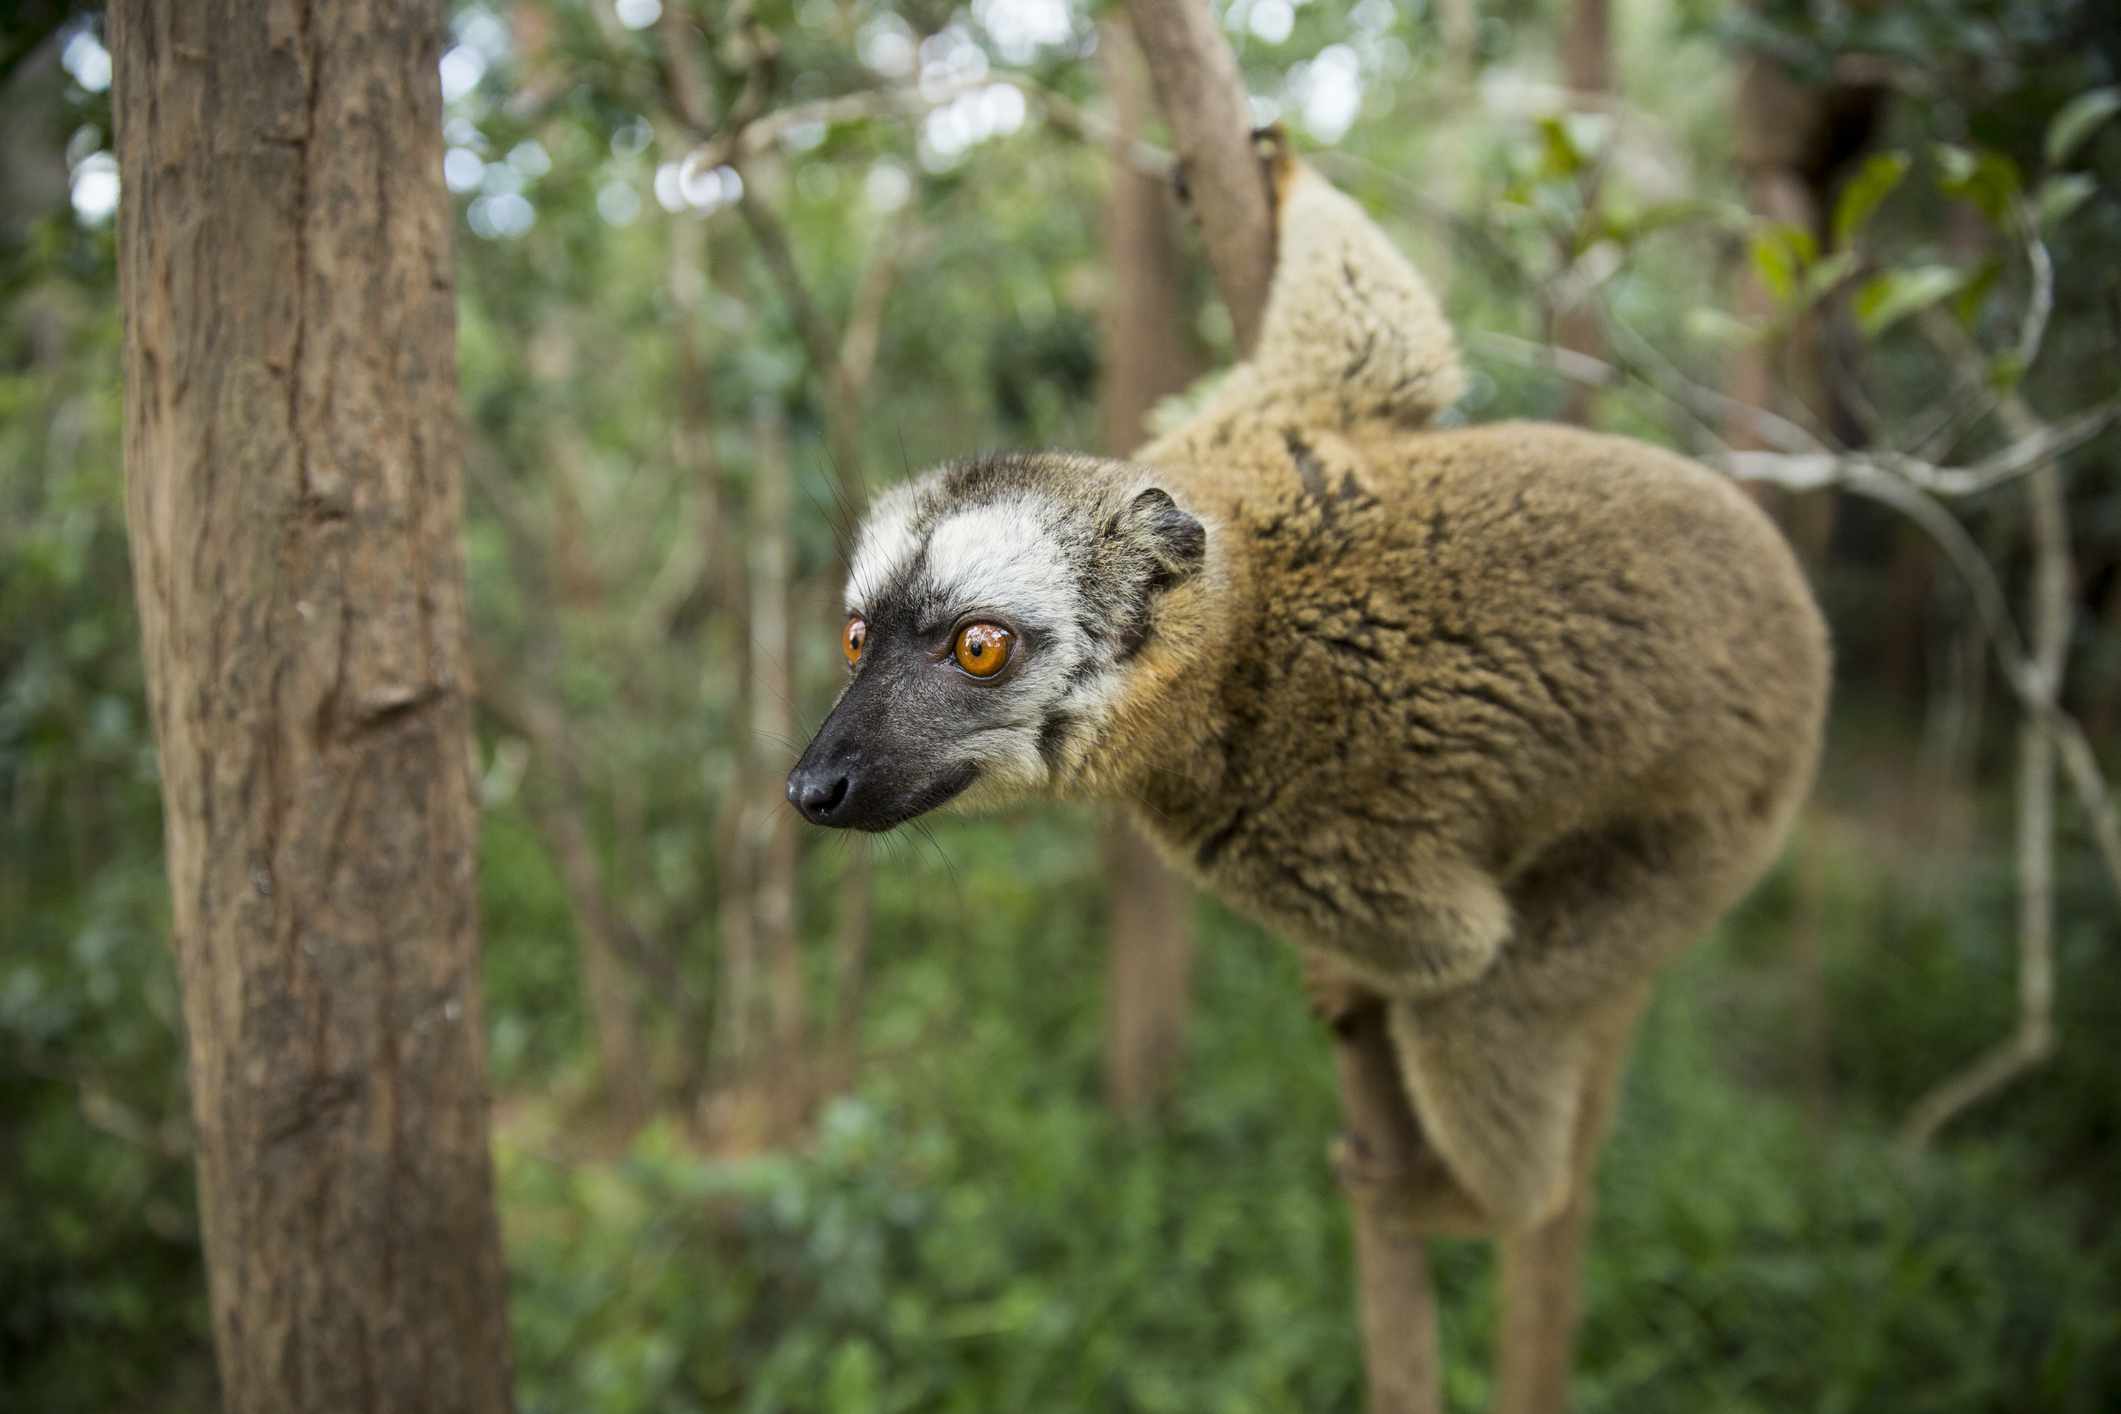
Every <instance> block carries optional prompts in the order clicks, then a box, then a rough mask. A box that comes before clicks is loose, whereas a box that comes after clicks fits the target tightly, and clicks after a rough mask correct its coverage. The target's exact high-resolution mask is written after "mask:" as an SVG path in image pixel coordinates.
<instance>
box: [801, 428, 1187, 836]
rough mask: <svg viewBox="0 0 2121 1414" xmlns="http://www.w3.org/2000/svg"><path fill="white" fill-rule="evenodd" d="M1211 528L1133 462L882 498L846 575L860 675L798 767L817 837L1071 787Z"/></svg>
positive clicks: (1047, 460) (1028, 472) (1045, 464)
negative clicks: (956, 804)
mask: <svg viewBox="0 0 2121 1414" xmlns="http://www.w3.org/2000/svg"><path fill="white" fill-rule="evenodd" d="M1206 558H1207V531H1206V530H1205V529H1204V528H1203V526H1202V525H1201V523H1200V521H1198V520H1196V519H1195V518H1194V517H1193V516H1192V515H1190V514H1188V513H1187V512H1186V511H1184V510H1182V509H1181V508H1180V507H1179V506H1178V505H1177V503H1176V502H1174V501H1173V500H1172V498H1171V496H1170V494H1169V493H1168V492H1166V491H1164V490H1163V489H1162V488H1161V487H1159V486H1158V485H1157V484H1156V477H1155V474H1154V473H1153V472H1151V471H1149V470H1147V469H1145V468H1142V467H1138V466H1133V465H1130V464H1128V463H1125V462H1114V461H1103V460H1099V459H1097V458H1094V457H1084V456H1075V455H1071V454H1068V453H1056V452H1046V453H1027V454H1013V455H1002V456H994V457H985V458H980V459H977V460H973V461H965V462H958V463H955V464H952V465H949V466H944V467H942V468H939V469H938V470H935V471H932V472H929V473H928V474H927V475H925V476H922V477H920V478H919V479H917V480H915V481H912V482H908V483H907V484H905V485H903V486H899V487H896V488H894V489H893V490H891V491H890V492H888V493H886V494H885V495H884V496H882V497H880V498H879V499H878V501H877V502H876V504H875V505H874V506H873V507H872V508H871V510H870V512H869V515H868V517H867V518H866V519H865V520H864V522H863V524H862V529H861V534H860V536H859V538H858V540H857V541H856V545H855V551H854V560H853V565H852V568H851V570H850V572H849V574H848V578H847V623H846V627H845V629H844V631H843V636H842V642H841V646H842V649H843V650H844V652H845V654H846V657H847V663H848V673H849V677H848V682H847V687H846V689H845V690H844V691H843V692H842V693H841V694H840V699H839V701H838V702H837V703H836V704H835V705H834V706H833V709H832V712H831V714H830V715H829V716H828V717H826V719H825V724H824V725H823V726H822V727H820V728H818V733H817V735H816V737H815V738H813V739H812V740H811V743H810V745H809V747H808V748H807V749H806V750H805V751H804V752H803V756H802V759H801V760H800V761H798V762H797V763H796V766H795V769H794V770H793V771H791V772H789V774H788V800H789V803H790V804H792V805H794V806H795V807H796V809H798V810H800V811H801V812H802V813H803V816H804V817H805V818H806V819H808V820H810V821H811V822H812V823H814V824H819V825H831V826H835V827H852V828H855V829H862V830H888V829H890V828H891V827H892V826H894V825H898V824H901V823H903V822H904V821H907V820H910V819H912V818H913V817H914V816H916V815H921V814H924V813H926V812H927V811H930V810H933V809H935V808H936V807H937V806H940V805H942V804H944V803H945V802H948V801H951V800H959V799H962V801H963V802H964V803H966V804H971V805H983V806H991V805H999V804H1003V803H1005V802H1008V801H1011V800H1017V799H1021V798H1024V797H1026V796H1030V795H1035V794H1041V793H1054V792H1056V791H1058V790H1060V789H1063V788H1064V784H1065V778H1066V776H1067V774H1068V773H1069V772H1070V771H1071V770H1072V769H1073V768H1074V767H1075V766H1077V765H1079V764H1080V762H1081V760H1082V759H1083V757H1084V756H1085V755H1086V754H1087V753H1088V752H1090V751H1092V750H1093V749H1094V747H1095V744H1096V742H1097V740H1098V739H1099V736H1100V734H1101V733H1102V732H1103V731H1104V730H1105V729H1106V727H1107V726H1108V725H1109V723H1110V719H1111V712H1112V709H1113V706H1114V704H1115V703H1117V702H1118V701H1119V700H1120V699H1121V698H1122V696H1123V695H1124V692H1123V690H1124V687H1125V684H1126V678H1127V675H1128V673H1129V672H1130V671H1133V670H1134V669H1135V667H1136V664H1137V660H1138V658H1139V656H1140V655H1141V654H1142V652H1143V650H1144V649H1145V647H1146V646H1147V645H1149V644H1150V643H1151V642H1152V640H1153V639H1154V637H1155V635H1156V633H1157V631H1158V628H1159V627H1160V616H1161V611H1162V610H1163V609H1164V608H1165V604H1166V596H1168V595H1170V594H1171V593H1172V592H1173V591H1174V590H1176V589H1177V588H1178V587H1179V586H1181V585H1183V584H1185V583H1186V582H1187V581H1188V580H1191V579H1192V578H1194V576H1196V575H1197V574H1198V573H1199V572H1200V570H1201V567H1202V565H1203V564H1204V563H1205V562H1206Z"/></svg>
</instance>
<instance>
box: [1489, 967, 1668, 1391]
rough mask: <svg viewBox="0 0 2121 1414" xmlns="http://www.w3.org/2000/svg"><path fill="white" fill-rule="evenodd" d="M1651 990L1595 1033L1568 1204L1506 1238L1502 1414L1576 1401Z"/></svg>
mask: <svg viewBox="0 0 2121 1414" xmlns="http://www.w3.org/2000/svg"><path fill="white" fill-rule="evenodd" d="M1648 995H1649V988H1648V987H1647V986H1646V985H1644V986H1640V987H1638V988H1637V989H1636V993H1635V995H1634V996H1632V997H1622V998H1618V999H1616V1000H1615V1002H1614V1003H1613V1005H1611V1006H1610V1007H1608V1008H1607V1009H1605V1010H1604V1011H1603V1012H1602V1013H1601V1014H1600V1015H1599V1016H1598V1017H1596V1018H1594V1020H1593V1022H1592V1024H1591V1026H1590V1028H1589V1030H1588V1031H1587V1033H1586V1041H1587V1044H1588V1047H1589V1051H1590V1057H1591V1059H1590V1063H1589V1064H1588V1065H1587V1066H1586V1068H1585V1073H1584V1085H1583V1089H1582V1092H1581V1094H1580V1095H1579V1098H1578V1102H1577V1103H1578V1109H1577V1116H1576V1136H1575V1152H1574V1154H1573V1156H1572V1159H1573V1162H1572V1164H1571V1168H1572V1177H1573V1182H1572V1184H1571V1188H1570V1193H1569V1198H1568V1201H1567V1203H1566V1204H1564V1205H1563V1207H1562V1209H1561V1211H1560V1212H1559V1213H1557V1214H1555V1215H1554V1216H1553V1217H1551V1218H1549V1219H1548V1220H1547V1221H1546V1222H1544V1223H1542V1224H1540V1225H1539V1226H1538V1227H1535V1228H1533V1229H1532V1230H1531V1231H1529V1232H1524V1233H1518V1234H1515V1235H1510V1236H1505V1237H1504V1238H1503V1239H1502V1241H1501V1243H1500V1244H1499V1254H1498V1257H1499V1265H1500V1269H1501V1283H1502V1325H1501V1329H1500V1330H1499V1331H1498V1333H1497V1336H1496V1341H1495V1385H1496V1396H1495V1405H1494V1408H1495V1411H1496V1414H1561V1411H1563V1410H1564V1409H1566V1408H1567V1407H1568V1395H1569V1370H1570V1367H1571V1365H1572V1364H1573V1359H1572V1353H1573V1349H1574V1346H1575V1339H1576V1325H1577V1320H1578V1317H1579V1316H1580V1315H1581V1312H1582V1301H1583V1253H1584V1248H1585V1246H1586V1245H1587V1243H1588V1240H1589V1236H1590V1227H1591V1215H1592V1209H1593V1206H1594V1203H1595V1198H1596V1184H1595V1181H1594V1179H1595V1175H1596V1172H1597V1167H1598V1154H1599V1150H1600V1149H1601V1148H1602V1147H1603V1145H1604V1143H1605V1137H1606V1132H1607V1130H1608V1129H1609V1128H1610V1127H1611V1124H1612V1118H1613V1111H1614V1109H1615V1107H1616V1103H1617V1101H1618V1099H1619V1095H1620V1085H1621V1079H1622V1077H1623V1075H1624V1074H1625V1072H1626V1069H1627V1057H1628V1052H1629V1049H1630V1047H1631V1043H1632V1042H1633V1040H1634V1033H1635V1024H1636V1022H1637V1020H1638V1019H1639V1018H1640V1016H1641V1014H1642V1009H1643V1004H1644V1002H1645V1001H1646V1000H1647V998H1648Z"/></svg>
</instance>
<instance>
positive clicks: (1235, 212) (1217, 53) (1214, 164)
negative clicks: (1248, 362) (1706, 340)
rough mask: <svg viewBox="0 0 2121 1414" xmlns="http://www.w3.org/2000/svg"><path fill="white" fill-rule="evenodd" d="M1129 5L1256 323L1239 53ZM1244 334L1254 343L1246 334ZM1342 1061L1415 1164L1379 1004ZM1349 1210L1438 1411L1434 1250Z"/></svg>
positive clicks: (1373, 1352) (1405, 1158) (1250, 179)
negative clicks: (1432, 1273) (1429, 1256)
mask: <svg viewBox="0 0 2121 1414" xmlns="http://www.w3.org/2000/svg"><path fill="white" fill-rule="evenodd" d="M1129 9H1130V11H1131V13H1132V14H1133V17H1134V26H1135V33H1136V34H1137V36H1138V37H1139V38H1140V41H1141V46H1142V51H1143V54H1144V56H1145V57H1146V58H1147V59H1148V62H1149V74H1150V77H1151V79H1152V80H1153V81H1154V83H1155V86H1156V91H1157V94H1158V97H1159V98H1160V100H1161V103H1162V107H1163V110H1164V113H1165V115H1166V117H1167V118H1168V119H1169V121H1170V123H1171V127H1172V130H1173V136H1174V138H1175V139H1176V144H1177V147H1178V153H1179V157H1180V159H1181V160H1183V161H1184V162H1185V163H1186V170H1187V173H1188V178H1189V185H1190V188H1191V192H1192V200H1193V207H1194V210H1195V211H1196V212H1197V213H1198V214H1199V218H1200V225H1201V229H1202V230H1203V231H1204V232H1206V233H1207V235H1208V252H1209V258H1210V261H1211V263H1212V264H1213V266H1214V270H1215V278H1216V283H1217V285H1218V286H1219V287H1220V288H1221V290H1222V293H1223V299H1224V300H1225V301H1226V302H1227V303H1228V304H1229V306H1230V310H1231V317H1232V319H1233V321H1234V322H1235V324H1236V327H1237V328H1238V329H1239V330H1240V331H1252V330H1256V329H1257V328H1258V327H1259V316H1260V313H1261V311H1262V310H1264V308H1265V306H1266V300H1267V283H1268V280H1269V278H1270V277H1271V275H1272V273H1273V241H1272V238H1271V237H1272V222H1271V214H1270V211H1269V207H1268V197H1267V189H1266V185H1265V182H1264V180H1263V177H1262V174H1261V170H1260V165H1259V161H1258V158H1257V156H1256V155H1255V153H1254V151H1253V147H1252V142H1251V139H1250V135H1249V130H1250V120H1249V117H1248V115H1247V113H1246V106H1245V93H1244V81H1243V78H1242V76H1241V75H1240V74H1239V73H1238V70H1237V62H1236V59H1235V56H1233V55H1232V54H1231V52H1230V46H1229V42H1228V41H1227V40H1226V39H1224V38H1223V35H1222V32H1221V31H1220V30H1219V29H1218V28H1217V27H1216V21H1215V15H1214V12H1213V9H1212V7H1211V6H1210V5H1208V4H1206V3H1204V0H1132V3H1131V4H1130V6H1129ZM1218 233H1220V241H1221V245H1222V250H1221V253H1220V255H1218ZM1240 236H1241V237H1242V239H1240V238H1239V237H1240ZM1240 337H1241V340H1242V341H1243V343H1244V344H1245V346H1246V347H1249V343H1250V340H1249V332H1247V333H1243V334H1241V336H1240ZM1334 1059H1335V1063H1336V1065H1337V1067H1338V1069H1339V1073H1340V1091H1341V1105H1342V1108H1343V1110H1344V1112H1345V1114H1346V1120H1347V1127H1348V1131H1349V1138H1348V1142H1349V1143H1350V1144H1351V1145H1352V1146H1357V1147H1359V1148H1360V1150H1361V1151H1362V1152H1363V1154H1364V1155H1365V1157H1366V1158H1367V1159H1369V1160H1371V1161H1373V1162H1375V1163H1376V1164H1378V1165H1380V1166H1382V1167H1385V1168H1387V1169H1395V1170H1399V1171H1405V1170H1407V1169H1411V1168H1413V1167H1414V1166H1415V1163H1416V1162H1417V1160H1418V1155H1419V1152H1420V1146H1421V1142H1422V1141H1421V1136H1420V1134H1419V1132H1418V1131H1417V1130H1416V1128H1415V1126H1414V1119H1413V1107H1412V1105H1411V1103H1410V1102H1409V1101H1408V1099H1407V1095H1406V1091H1405V1088H1404V1085H1403V1082H1402V1081H1401V1079H1400V1074H1399V1062H1398V1058H1397V1057H1396V1055H1395V1054H1394V1052H1393V1049H1392V1042H1391V1037H1390V1036H1389V1035H1388V1034H1387V1033H1386V1030H1385V1018H1384V1008H1383V1005H1382V1003H1381V1002H1380V1003H1378V1004H1376V1005H1372V1006H1369V1007H1366V1008H1363V1009H1361V1010H1359V1011H1357V1012H1356V1013H1355V1014H1353V1015H1352V1016H1350V1017H1349V1018H1348V1019H1347V1021H1346V1023H1345V1024H1344V1025H1343V1026H1342V1027H1341V1028H1340V1029H1339V1030H1338V1032H1337V1033H1336V1044H1335V1046H1334ZM1352 1215H1353V1219H1354V1238H1355V1265H1356V1273H1357V1300H1358V1303H1359V1305H1360V1319H1361V1324H1362V1336H1363V1358H1364V1365H1365V1368H1366V1371H1367V1375H1368V1380H1369V1387H1370V1406H1369V1407H1370V1410H1371V1414H1437V1411H1440V1410H1441V1409H1442V1407H1443V1401H1442V1388H1441V1381H1440V1379H1439V1369H1440V1366H1439V1364H1438V1361H1437V1345H1436V1307H1435V1300H1434V1296H1433V1293H1432V1291H1431V1287H1430V1284H1429V1272H1428V1260H1427V1257H1426V1255H1425V1253H1424V1252H1423V1250H1422V1246H1421V1243H1420V1241H1419V1240H1418V1239H1415V1238H1412V1237H1407V1236H1402V1235H1398V1234H1395V1233H1394V1232H1393V1231H1392V1230H1391V1228H1390V1226H1389V1224H1388V1223H1387V1221H1386V1218H1385V1215H1384V1214H1383V1213H1381V1212H1378V1211H1376V1210H1374V1209H1373V1208H1371V1207H1370V1206H1369V1205H1367V1204H1365V1203H1362V1202H1360V1201H1355V1202H1353V1203H1352Z"/></svg>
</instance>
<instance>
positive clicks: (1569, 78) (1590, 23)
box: [1554, 0, 1613, 426]
mask: <svg viewBox="0 0 2121 1414" xmlns="http://www.w3.org/2000/svg"><path fill="white" fill-rule="evenodd" d="M1561 72H1562V82H1563V83H1565V84H1566V85H1568V90H1569V104H1570V106H1571V107H1573V108H1578V109H1583V108H1589V109H1592V110H1594V111H1595V110H1597V109H1598V108H1599V107H1600V106H1601V105H1602V104H1603V102H1604V100H1605V99H1607V98H1609V97H1610V96H1611V95H1612V92H1613V33H1612V14H1611V8H1610V4H1609V0H1575V3H1574V4H1573V5H1571V6H1570V8H1569V20H1568V29H1567V31H1566V32H1565V33H1564V34H1563V36H1562V41H1561ZM1603 165H1604V164H1603V163H1599V162H1594V163H1592V164H1591V165H1590V166H1589V167H1588V168H1586V169H1585V172H1584V175H1583V180H1582V182H1581V184H1580V186H1581V192H1582V197H1583V209H1584V213H1585V219H1586V221H1588V219H1589V214H1590V213H1591V212H1592V211H1594V210H1596V209H1597V202H1598V175H1599V171H1600V169H1601V167H1602V166H1603ZM1597 298H1598V296H1597V292H1596V291H1594V290H1589V289H1586V290H1584V291H1582V292H1581V294H1580V295H1579V296H1578V297H1577V299H1576V300H1575V301H1574V302H1572V303H1571V304H1570V305H1569V307H1568V308H1566V309H1564V310H1562V311H1561V312H1560V313H1559V314H1558V315H1557V316H1556V318H1555V321H1554V342H1555V343H1556V344H1558V345H1560V346H1561V347H1562V348H1565V349H1568V350H1571V351H1572V352H1575V353H1580V354H1585V355H1587V356H1589V357H1591V358H1595V359H1600V360H1603V359H1604V358H1605V330H1604V328H1603V327H1602V326H1601V325H1600V323H1599V319H1598V305H1597ZM1592 392H1593V390H1592V388H1591V387H1590V385H1589V384H1586V383H1571V384H1570V385H1569V392H1568V399H1567V401H1566V402H1565V403H1564V404H1563V405H1562V411H1561V416H1562V419H1563V420H1564V421H1567V422H1574V423H1577V424H1579V425H1582V426H1588V425H1589V424H1590V421H1591V395H1592Z"/></svg>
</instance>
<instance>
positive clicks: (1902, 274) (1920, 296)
mask: <svg viewBox="0 0 2121 1414" xmlns="http://www.w3.org/2000/svg"><path fill="white" fill-rule="evenodd" d="M1970 278H1972V277H1971V275H1970V274H1969V272H1967V271H1965V270H1961V269H1959V268H1958V267H1957V266H1953V265H1912V266H1909V267H1907V268H1906V269H1902V270H1888V271H1886V272H1885V273H1883V274H1881V275H1876V276H1873V277H1872V278H1870V279H1868V280H1866V281H1864V282H1863V287H1862V288H1861V289H1859V290H1857V291H1856V322H1857V323H1858V324H1860V325H1862V326H1863V332H1864V333H1865V334H1867V335H1869V336H1870V337H1872V338H1876V337H1877V336H1878V335H1880V334H1882V333H1884V332H1885V331H1886V330H1887V329H1890V328H1891V327H1892V326H1893V325H1895V324H1897V323H1899V322H1900V321H1901V320H1903V319H1905V318H1907V317H1908V316H1909V315H1910V314H1914V313H1916V312H1917V311H1919V310H1923V309H1927V308H1929V307H1930V306H1931V305H1933V304H1935V303H1937V301H1939V300H1942V299H1949V298H1951V297H1952V296H1953V295H1955V294H1957V293H1958V292H1959V291H1960V290H1961V289H1963V288H1964V287H1965V285H1966V283H1967V281H1968V280H1969V279H1970Z"/></svg>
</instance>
